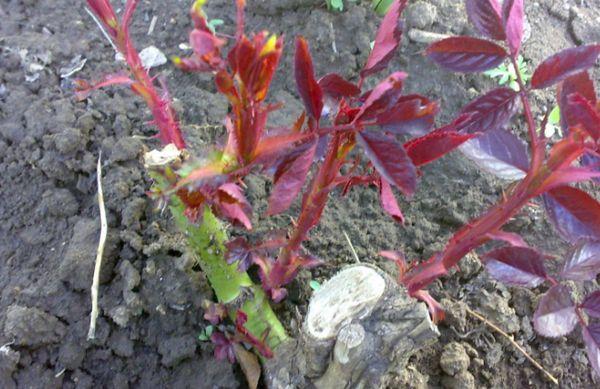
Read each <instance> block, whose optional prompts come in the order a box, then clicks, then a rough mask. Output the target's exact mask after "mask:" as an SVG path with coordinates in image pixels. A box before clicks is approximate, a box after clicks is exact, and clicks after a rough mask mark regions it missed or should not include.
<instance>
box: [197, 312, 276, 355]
mask: <svg viewBox="0 0 600 389" xmlns="http://www.w3.org/2000/svg"><path fill="white" fill-rule="evenodd" d="M227 317H228V312H227V308H226V307H225V306H224V305H223V304H213V303H210V302H209V303H208V305H207V307H206V310H205V313H204V319H206V320H208V321H209V322H210V323H211V325H213V326H214V330H213V332H212V334H211V335H210V340H211V342H212V343H213V344H214V345H215V358H217V359H219V360H223V359H225V358H227V359H228V360H229V362H231V363H234V362H235V359H236V353H235V345H236V344H239V345H245V346H247V347H248V348H249V347H253V348H254V349H255V350H256V351H258V352H259V353H260V355H262V356H263V357H265V358H272V357H273V351H272V350H271V349H270V348H269V346H267V343H266V341H265V340H266V338H267V336H268V332H265V333H264V334H262V336H261V338H258V337H256V336H254V335H252V334H251V333H250V331H248V329H247V328H246V327H245V324H246V322H247V321H248V315H247V314H246V313H245V312H244V311H242V310H238V311H237V312H236V314H235V322H234V323H233V326H232V325H228V324H226V320H227Z"/></svg>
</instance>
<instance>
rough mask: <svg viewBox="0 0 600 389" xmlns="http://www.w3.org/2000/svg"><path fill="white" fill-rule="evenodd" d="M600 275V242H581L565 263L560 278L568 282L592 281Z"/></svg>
mask: <svg viewBox="0 0 600 389" xmlns="http://www.w3.org/2000/svg"><path fill="white" fill-rule="evenodd" d="M598 273H600V241H589V240H581V241H580V242H578V243H577V245H576V246H575V247H574V249H573V252H572V253H571V254H570V255H569V257H568V258H567V260H566V261H565V265H564V267H563V270H562V272H561V273H560V276H561V277H562V278H565V279H568V280H575V281H591V280H594V279H596V276H597V275H598Z"/></svg>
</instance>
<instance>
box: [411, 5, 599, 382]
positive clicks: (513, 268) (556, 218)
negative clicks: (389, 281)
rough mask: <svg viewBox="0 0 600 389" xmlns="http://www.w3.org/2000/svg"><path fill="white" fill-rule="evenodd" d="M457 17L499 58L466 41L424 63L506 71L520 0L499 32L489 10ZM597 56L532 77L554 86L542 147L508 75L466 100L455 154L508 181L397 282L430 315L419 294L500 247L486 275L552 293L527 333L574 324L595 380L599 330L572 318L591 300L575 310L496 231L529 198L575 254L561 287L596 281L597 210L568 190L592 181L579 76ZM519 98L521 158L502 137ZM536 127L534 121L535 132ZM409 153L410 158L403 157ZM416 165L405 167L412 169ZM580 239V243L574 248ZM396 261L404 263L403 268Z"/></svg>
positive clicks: (539, 265) (595, 131)
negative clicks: (555, 126) (553, 110)
mask: <svg viewBox="0 0 600 389" xmlns="http://www.w3.org/2000/svg"><path fill="white" fill-rule="evenodd" d="M466 3H467V12H468V14H469V18H470V20H471V21H472V22H473V24H474V25H475V27H476V28H477V29H478V30H479V31H480V32H481V33H482V34H483V35H485V36H486V37H487V38H491V39H498V40H501V39H502V38H505V43H506V45H507V46H508V47H509V48H510V55H509V56H508V55H507V54H506V53H505V52H504V51H503V49H501V48H500V47H499V46H497V45H495V44H493V43H491V42H489V41H485V40H481V39H477V38H471V37H451V38H447V39H444V40H442V41H440V42H437V43H434V44H432V45H431V46H430V47H429V48H428V49H427V54H428V56H429V57H430V58H431V59H433V60H434V61H435V62H437V63H438V64H440V65H441V66H442V67H444V68H447V69H450V70H455V71H463V72H469V71H478V70H484V69H486V68H488V67H489V66H495V65H493V64H498V63H499V62H500V61H502V60H503V59H504V58H506V57H507V56H508V57H509V58H510V61H511V63H512V64H513V66H516V63H517V55H518V52H519V50H520V47H521V40H522V37H523V19H524V5H523V1H522V0H505V1H504V2H503V7H502V25H500V24H499V2H497V1H492V0H489V1H488V0H481V1H476V0H467V1H466ZM599 55H600V48H599V47H598V45H590V46H583V47H578V48H574V49H567V50H564V51H562V52H560V53H558V54H556V55H554V56H552V57H550V58H548V59H547V60H545V61H543V62H542V64H540V65H539V67H538V68H537V69H536V71H535V74H534V76H533V80H532V87H533V88H543V87H547V86H551V85H554V84H559V85H558V96H557V97H558V98H557V100H558V102H559V106H560V109H561V116H562V118H561V125H562V126H563V129H564V134H565V135H564V137H563V138H562V139H560V140H559V141H557V142H556V143H554V144H553V145H551V147H550V150H549V152H548V150H547V146H548V144H549V143H550V142H549V140H547V139H544V138H543V137H542V136H541V135H540V134H539V132H538V131H537V128H539V127H538V126H536V124H535V122H534V117H533V113H532V108H531V103H530V98H529V95H530V92H531V88H528V87H527V86H526V85H525V84H524V82H523V80H522V79H521V77H520V76H519V77H518V80H517V82H518V83H519V90H520V92H517V93H516V92H514V91H512V90H509V89H506V88H499V89H496V90H494V91H492V92H489V93H488V94H486V95H484V96H482V97H480V98H478V99H475V100H474V101H473V102H472V103H470V104H469V105H467V106H466V107H465V108H464V109H463V111H462V112H461V115H460V116H459V117H458V118H457V119H456V120H455V123H457V125H456V127H455V128H456V129H458V130H459V132H462V133H474V134H481V135H480V136H478V137H476V138H475V139H471V140H468V141H467V142H466V143H464V144H463V145H462V146H461V150H462V151H463V152H464V153H465V154H466V155H467V156H468V157H469V158H471V159H472V160H474V161H475V163H477V164H478V165H479V166H480V167H481V168H482V169H485V170H487V171H489V172H491V173H493V174H495V175H497V176H499V177H502V178H506V179H510V180H513V181H515V180H516V182H515V183H513V184H511V186H510V187H509V188H507V190H506V191H503V195H502V197H501V199H500V200H499V201H498V203H497V204H496V205H494V206H492V207H490V208H489V209H488V210H487V211H485V212H484V213H483V214H482V215H481V216H479V217H477V218H475V219H473V220H472V221H470V222H469V223H468V224H466V225H465V226H463V227H462V228H461V229H460V230H458V231H457V232H456V233H455V234H454V235H453V236H452V237H451V238H450V240H449V241H448V243H447V244H446V246H445V248H444V249H443V250H442V251H440V252H438V253H434V254H433V255H432V256H431V257H430V258H429V259H428V260H426V261H423V262H420V263H416V264H415V265H413V266H412V267H410V268H405V269H404V270H403V272H402V276H401V282H402V283H404V284H405V285H406V287H407V289H408V290H409V292H410V293H411V294H412V295H413V296H415V297H418V298H421V299H423V300H424V301H425V302H426V303H427V304H428V305H429V306H430V310H431V311H432V312H433V313H435V312H436V310H437V304H436V303H435V302H434V301H433V300H432V298H431V296H428V295H426V292H425V291H424V290H423V289H422V288H424V287H426V286H427V285H429V284H430V283H432V282H433V281H434V280H436V279H437V278H439V277H441V276H443V275H445V274H447V273H448V270H449V269H451V268H452V267H454V266H456V264H457V263H458V262H459V261H460V260H461V258H463V257H464V256H465V255H466V254H467V253H469V252H470V251H472V250H474V249H476V248H478V247H480V246H481V245H483V244H485V243H487V242H489V241H490V240H500V241H505V242H507V243H509V244H510V246H508V247H503V248H500V249H496V250H493V251H491V252H489V253H488V254H486V255H485V256H484V257H483V261H484V262H485V265H486V267H487V268H488V270H489V272H490V273H491V275H492V276H493V277H495V278H497V279H499V280H501V281H503V282H505V283H508V284H513V285H521V286H527V287H536V286H539V285H541V284H542V283H543V282H544V281H547V282H549V283H550V284H551V285H552V287H551V288H550V290H549V291H548V293H546V295H544V297H543V298H542V299H541V301H540V304H539V306H538V309H537V310H536V313H535V318H534V326H535V328H536V330H537V331H538V332H539V333H541V334H542V335H545V336H552V337H557V336H562V335H565V334H567V333H569V332H571V331H572V330H573V329H574V328H575V326H576V325H577V323H580V324H581V325H582V327H583V336H584V340H585V343H586V347H587V349H588V356H589V358H590V361H591V363H592V366H593V367H594V368H595V369H597V370H599V373H600V351H599V343H600V326H599V325H598V324H597V323H587V322H586V320H585V319H584V316H583V315H582V314H581V310H585V309H586V307H587V309H588V311H589V312H593V314H595V313H596V309H600V308H598V305H599V304H598V303H597V300H600V298H599V297H598V294H596V293H594V294H592V295H590V296H589V297H588V298H587V299H586V300H585V302H584V303H582V304H581V305H577V304H575V303H574V302H573V301H572V300H571V297H570V294H569V289H568V288H567V287H566V286H563V285H561V284H559V283H558V281H556V280H555V279H554V278H552V277H550V276H548V275H547V274H546V271H545V270H544V266H543V263H544V260H545V258H544V256H542V255H541V254H539V253H538V252H537V251H536V250H535V249H532V248H529V247H528V245H527V243H526V242H525V241H524V240H523V239H522V238H521V237H519V236H518V235H517V234H515V233H507V232H505V231H503V230H502V227H503V226H504V225H505V224H506V223H507V222H508V221H509V220H510V219H511V218H512V217H513V216H515V215H516V214H517V213H518V212H520V211H521V210H522V209H523V208H524V207H525V206H526V205H527V204H529V203H530V202H531V200H533V199H535V198H536V197H538V196H542V198H543V200H544V205H545V209H546V211H547V214H548V217H549V219H550V221H551V222H552V224H553V225H554V226H555V228H556V229H557V230H558V232H559V234H560V235H561V236H562V237H563V238H564V239H566V240H567V241H568V242H569V243H572V244H575V243H577V242H579V243H577V246H576V247H575V249H574V250H573V253H572V254H571V255H570V256H569V257H568V258H567V260H566V261H565V265H564V269H563V271H562V273H561V274H560V277H561V278H563V279H572V280H576V281H585V280H591V279H595V277H596V276H597V274H599V273H600V258H599V256H598V255H599V254H598V250H599V247H598V242H599V241H600V203H599V202H598V201H597V200H596V199H595V198H594V197H592V196H591V195H589V194H587V193H586V192H585V191H583V190H581V189H578V188H575V187H572V186H570V185H572V184H574V183H578V182H583V181H587V180H590V179H598V178H599V177H600V164H599V163H598V162H600V148H599V146H600V145H599V143H598V140H599V138H600V106H598V103H597V101H598V99H597V97H596V93H595V90H594V85H593V82H592V80H591V79H590V77H589V75H588V73H587V72H585V71H584V70H585V69H588V68H590V67H591V66H593V65H594V64H595V62H596V59H597V57H598V56H599ZM519 100H520V102H521V103H522V108H523V114H524V119H525V123H526V126H527V130H528V135H529V152H528V150H527V147H526V145H525V144H524V143H523V141H522V140H521V139H520V138H519V137H517V136H516V135H515V134H514V133H512V132H510V131H508V130H507V127H508V126H507V125H508V123H509V121H510V119H511V118H512V116H513V115H514V114H515V113H516V111H517V109H516V105H517V102H518V101H519ZM544 125H545V120H544V122H543V123H542V126H541V127H543V126H544ZM409 154H410V153H409ZM417 161H418V160H416V161H413V162H415V164H417V163H416V162H417ZM581 239H584V240H581ZM403 263H405V262H404V261H403Z"/></svg>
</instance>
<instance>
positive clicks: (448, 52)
mask: <svg viewBox="0 0 600 389" xmlns="http://www.w3.org/2000/svg"><path fill="white" fill-rule="evenodd" d="M427 56H428V57H429V58H430V59H431V60H433V61H434V62H435V63H437V64H438V65H440V66H442V67H444V68H446V69H448V70H452V71H455V72H465V73H469V72H481V71H484V70H489V69H492V68H495V67H496V66H498V65H500V64H501V63H502V61H504V59H506V57H507V54H506V50H504V49H503V48H502V47H501V46H498V45H497V44H495V43H493V42H490V41H486V40H483V39H478V38H472V37H469V36H457V37H451V38H446V39H443V40H441V41H439V42H435V43H433V44H431V45H430V46H429V47H428V48H427Z"/></svg>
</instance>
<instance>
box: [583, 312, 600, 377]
mask: <svg viewBox="0 0 600 389" xmlns="http://www.w3.org/2000/svg"><path fill="white" fill-rule="evenodd" d="M581 332H582V336H583V341H584V343H585V348H586V350H587V355H588V359H589V360H590V363H591V365H592V367H593V368H594V369H595V370H596V371H597V372H600V323H599V322H597V321H595V322H592V323H590V324H588V325H587V326H583V327H582V328H581Z"/></svg>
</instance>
